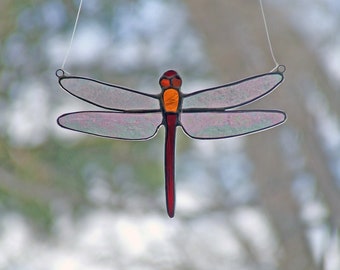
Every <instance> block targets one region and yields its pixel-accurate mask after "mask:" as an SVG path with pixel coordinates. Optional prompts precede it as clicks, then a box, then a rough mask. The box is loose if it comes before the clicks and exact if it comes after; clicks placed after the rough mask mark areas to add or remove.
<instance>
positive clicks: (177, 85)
mask: <svg viewBox="0 0 340 270" xmlns="http://www.w3.org/2000/svg"><path fill="white" fill-rule="evenodd" d="M171 82H172V87H174V88H176V89H178V88H180V87H181V85H182V79H181V78H180V77H179V76H176V77H175V78H173V79H172V80H171Z"/></svg>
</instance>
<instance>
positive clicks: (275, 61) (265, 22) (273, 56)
mask: <svg viewBox="0 0 340 270" xmlns="http://www.w3.org/2000/svg"><path fill="white" fill-rule="evenodd" d="M259 2H260V7H261V13H262V18H263V23H264V28H265V30H266V35H267V41H268V45H269V49H270V53H271V55H272V58H273V61H274V63H275V67H274V69H273V70H272V71H274V70H276V69H278V68H279V66H280V65H279V63H278V62H277V60H276V58H275V55H274V52H273V47H272V42H271V41H270V36H269V31H268V26H267V20H266V16H265V15H264V10H263V4H262V0H259Z"/></svg>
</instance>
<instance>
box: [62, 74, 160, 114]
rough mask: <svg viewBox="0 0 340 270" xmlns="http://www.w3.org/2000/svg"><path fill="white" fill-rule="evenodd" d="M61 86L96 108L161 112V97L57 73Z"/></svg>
mask: <svg viewBox="0 0 340 270" xmlns="http://www.w3.org/2000/svg"><path fill="white" fill-rule="evenodd" d="M57 76H58V78H59V84H60V86H61V87H62V88H63V89H64V90H66V91H67V92H68V93H70V94H71V95H73V96H75V97H77V98H80V99H82V100H84V101H86V102H89V103H92V104H94V105H96V106H99V107H102V108H105V109H110V110H117V111H136V110H148V111H160V101H159V96H157V95H151V94H146V93H142V92H138V91H136V90H133V89H129V88H126V87H123V86H119V85H113V84H108V83H104V82H100V81H97V80H94V79H91V78H86V77H78V76H67V75H65V73H64V71H63V70H58V71H57Z"/></svg>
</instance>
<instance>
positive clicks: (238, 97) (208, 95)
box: [182, 72, 283, 111]
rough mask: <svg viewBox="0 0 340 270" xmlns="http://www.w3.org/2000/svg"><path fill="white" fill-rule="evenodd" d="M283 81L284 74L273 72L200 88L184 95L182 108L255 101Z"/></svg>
mask: <svg viewBox="0 0 340 270" xmlns="http://www.w3.org/2000/svg"><path fill="white" fill-rule="evenodd" d="M282 81H283V74H282V73H280V72H272V73H266V74H261V75H257V76H254V77H250V78H247V79H244V80H241V81H238V82H234V83H230V84H225V85H221V86H218V87H213V88H208V89H204V90H200V91H197V92H194V93H190V94H187V95H184V98H183V105H182V108H183V110H184V111H186V110H187V111H190V110H192V109H209V108H210V109H223V110H225V109H230V108H234V107H238V106H241V105H244V104H247V103H250V102H253V101H255V100H257V99H259V98H261V97H263V96H265V95H267V94H268V93H270V92H271V91H273V90H274V89H275V88H276V87H277V86H278V85H279V84H280V83H281V82H282Z"/></svg>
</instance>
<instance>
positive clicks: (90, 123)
mask: <svg viewBox="0 0 340 270" xmlns="http://www.w3.org/2000/svg"><path fill="white" fill-rule="evenodd" d="M162 121H163V116H162V114H161V113H160V112H156V113H127V112H101V111H97V112H74V113H67V114H63V115H62V116H60V117H59V118H58V120H57V122H58V124H59V125H60V126H61V127H64V128H67V129H71V130H75V131H80V132H83V133H89V134H93V135H98V136H102V137H109V138H115V139H123V140H147V139H150V138H151V137H153V136H154V135H155V134H156V133H157V130H158V128H159V127H160V125H161V124H162Z"/></svg>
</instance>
